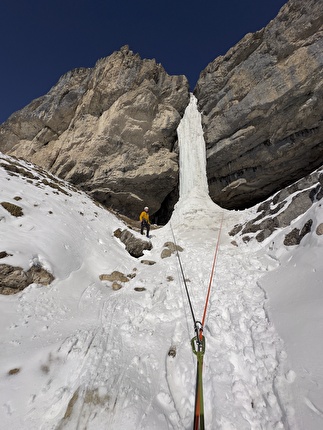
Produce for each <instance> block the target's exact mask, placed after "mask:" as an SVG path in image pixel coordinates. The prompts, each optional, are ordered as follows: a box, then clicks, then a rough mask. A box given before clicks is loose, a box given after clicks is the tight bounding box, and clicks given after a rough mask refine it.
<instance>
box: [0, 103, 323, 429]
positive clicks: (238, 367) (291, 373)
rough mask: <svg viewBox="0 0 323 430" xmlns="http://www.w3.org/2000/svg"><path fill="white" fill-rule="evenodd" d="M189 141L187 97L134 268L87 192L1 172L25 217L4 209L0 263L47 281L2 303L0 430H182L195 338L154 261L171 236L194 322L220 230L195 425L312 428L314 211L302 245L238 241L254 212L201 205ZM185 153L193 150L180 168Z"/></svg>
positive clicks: (316, 321) (177, 287) (177, 281)
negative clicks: (173, 182)
mask: <svg viewBox="0 0 323 430" xmlns="http://www.w3.org/2000/svg"><path fill="white" fill-rule="evenodd" d="M201 133H202V132H201V127H200V119H199V114H198V112H197V110H196V101H195V100H194V98H192V100H191V104H190V105H189V107H188V108H187V111H186V115H185V117H184V119H183V122H182V124H181V126H180V129H179V138H180V154H181V160H180V163H181V164H180V166H181V168H180V170H181V173H180V174H181V176H180V180H181V196H180V200H179V202H178V203H177V205H176V207H175V210H174V214H173V217H172V219H171V221H170V223H168V224H167V225H166V226H164V227H162V228H160V229H156V230H153V232H152V233H153V237H152V239H151V241H152V244H153V249H152V250H151V251H146V252H145V255H144V257H142V258H141V259H135V258H133V257H131V256H130V255H129V254H128V253H127V252H126V251H125V248H124V245H123V244H122V243H121V242H120V241H119V240H118V239H117V238H116V237H115V236H114V234H113V232H114V231H115V230H116V229H117V228H125V226H124V224H123V223H122V222H121V221H120V220H119V219H117V218H116V217H115V216H114V215H112V214H110V213H109V212H107V211H106V210H104V209H103V208H101V207H98V206H97V205H95V204H94V203H93V202H92V201H91V200H90V199H89V198H88V197H87V196H85V195H84V194H83V193H81V192H77V191H73V190H71V189H69V188H66V189H67V190H68V193H69V195H66V194H64V193H62V192H61V191H59V190H57V189H55V188H52V187H50V186H49V185H47V184H46V183H44V182H42V179H43V177H42V174H41V173H39V172H38V173H35V172H34V171H33V169H32V166H31V165H30V164H28V163H24V166H25V169H27V170H29V171H31V172H33V174H34V175H37V176H38V179H37V178H33V179H30V178H29V179H28V178H24V177H23V176H21V175H19V174H17V175H15V176H11V175H9V173H8V171H7V170H6V169H4V168H3V167H1V166H0V190H1V194H0V196H1V197H0V203H1V202H3V201H8V202H11V203H14V204H17V205H19V206H21V207H22V209H23V212H24V215H23V216H22V217H19V218H16V217H14V216H12V215H10V214H9V212H7V211H6V210H5V209H4V208H3V207H2V206H1V205H0V235H1V236H0V239H1V241H0V244H1V245H0V252H1V251H6V252H7V253H8V254H12V255H11V256H8V257H6V258H3V259H1V260H0V264H10V265H13V266H20V267H22V268H23V269H25V270H27V269H28V268H29V267H30V266H31V265H32V264H35V262H39V263H40V264H41V265H42V266H43V267H45V268H46V269H47V270H49V271H51V272H52V273H53V275H54V276H55V280H54V281H53V283H52V284H51V285H50V286H39V285H36V284H33V285H30V286H29V287H27V288H26V289H25V290H24V291H23V292H21V293H19V294H17V295H11V296H0V324H1V335H0V340H1V354H0V411H1V412H0V422H1V428H10V429H13V430H35V429H36V430H38V429H39V430H40V429H41V430H51V429H55V430H58V429H79V430H81V429H82V430H83V429H88V430H92V429H93V430H94V429H95V430H101V429H102V430H103V429H111V430H114V429H127V430H131V429H136V430H139V429H142V430H144V429H145V430H153V429H156V430H164V429H169V430H170V429H178V430H183V429H191V428H192V422H193V410H194V395H195V378H196V373H195V372H196V357H195V355H194V354H193V352H192V350H191V346H190V339H191V338H192V337H193V336H194V327H193V322H192V317H191V314H190V310H189V307H188V303H187V297H186V295H185V292H184V289H183V282H182V279H181V274H180V270H179V264H178V258H177V256H176V254H175V253H174V254H172V255H171V256H170V257H168V258H161V252H162V250H163V249H165V248H166V246H165V243H167V242H173V235H172V229H173V232H174V235H175V238H176V242H177V244H178V245H180V246H181V247H182V248H183V251H181V252H179V254H180V258H181V262H182V264H183V268H184V272H185V278H186V279H187V285H188V288H189V291H190V295H191V298H192V303H193V307H194V312H195V314H196V315H197V318H198V319H200V318H202V312H203V308H204V302H205V296H206V290H207V286H208V281H209V277H210V272H211V267H212V262H213V256H214V252H215V247H216V241H217V238H218V236H219V228H220V225H221V222H222V220H223V227H222V231H221V235H220V248H219V252H218V256H217V265H216V271H215V277H214V282H213V286H212V293H211V299H210V304H209V307H208V313H207V317H206V324H205V327H204V335H205V338H206V352H205V357H204V370H203V372H204V375H203V378H204V406H205V424H206V428H207V429H210V430H212V429H223V430H233V429H235V430H244V429H246V430H247V429H253V430H258V429H259V430H260V429H266V430H267V429H268V430H271V429H300V430H318V429H321V428H323V395H322V385H323V380H322V378H323V366H322V364H321V363H322V353H323V350H322V349H323V348H322V340H321V339H322V325H323V307H322V297H323V288H322V279H323V276H322V275H323V274H322V263H321V261H322V241H323V236H318V235H316V234H315V229H316V226H317V225H318V224H320V223H322V222H323V215H322V208H321V206H320V204H319V203H316V204H314V205H313V206H312V208H311V209H310V210H309V213H308V214H306V216H309V215H310V216H311V218H312V219H313V228H312V232H311V233H310V234H308V235H307V236H306V237H305V238H304V239H303V240H302V242H301V244H300V245H299V246H295V247H289V248H286V247H285V246H283V244H282V240H283V232H282V231H278V232H277V233H276V235H275V237H271V238H269V239H268V241H267V242H266V243H263V244H259V243H257V242H256V241H251V242H249V243H248V244H244V243H242V242H241V243H240V242H239V241H238V239H236V240H237V241H238V246H235V245H234V244H232V243H231V241H232V238H231V237H230V236H229V235H228V232H229V231H230V229H231V228H232V227H233V225H234V224H236V223H237V222H241V221H243V220H245V219H248V218H249V217H250V214H251V213H253V211H254V209H251V210H250V211H242V212H235V211H225V210H222V209H221V208H219V207H218V206H216V205H215V204H214V203H213V202H212V201H211V200H210V199H209V197H208V194H207V184H206V181H205V177H204V175H199V176H198V175H197V174H196V172H199V170H201V169H203V168H204V167H203V163H204V160H203V157H204V155H203V150H204V149H203V146H204V143H203V138H201ZM199 148H200V149H199ZM185 150H187V151H188V153H193V151H196V155H195V156H194V157H192V158H191V159H190V161H187V160H186V158H185V157H186V156H188V154H186V155H185ZM188 158H189V156H188ZM6 160H9V159H8V158H7V157H5V156H1V160H0V165H3V164H6V163H7V162H8V163H9V161H6ZM199 166H200V167H199ZM15 197H18V198H19V197H20V198H21V200H15V199H14V198H15ZM304 216H305V215H304ZM301 222H302V219H301V217H300V218H299V219H298V220H296V221H295V226H297V225H298V223H299V224H301ZM171 227H172V229H171ZM133 233H134V234H136V235H138V237H139V236H140V234H137V233H136V232H133ZM142 260H152V261H154V262H155V264H153V265H147V264H143V263H142V262H141V261H142ZM116 270H117V271H120V272H122V273H124V274H126V275H128V279H129V281H128V282H124V284H123V288H121V289H119V290H117V291H114V290H113V289H112V288H111V283H110V282H108V281H100V278H99V276H100V275H101V274H110V273H111V272H113V271H116ZM170 349H172V351H176V355H175V356H172V355H174V354H172V355H168V352H169V350H170Z"/></svg>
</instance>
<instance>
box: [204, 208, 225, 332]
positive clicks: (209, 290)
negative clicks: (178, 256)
mask: <svg viewBox="0 0 323 430" xmlns="http://www.w3.org/2000/svg"><path fill="white" fill-rule="evenodd" d="M222 224H223V213H222V218H221V224H220V228H219V233H218V239H217V242H216V247H215V253H214V258H213V264H212V270H211V275H210V281H209V287H208V291H207V295H206V300H205V305H204V312H203V318H202V327H204V323H205V317H206V310H207V307H208V304H209V298H210V293H211V287H212V282H213V277H214V270H215V265H216V258H217V255H218V250H219V245H220V236H221V230H222Z"/></svg>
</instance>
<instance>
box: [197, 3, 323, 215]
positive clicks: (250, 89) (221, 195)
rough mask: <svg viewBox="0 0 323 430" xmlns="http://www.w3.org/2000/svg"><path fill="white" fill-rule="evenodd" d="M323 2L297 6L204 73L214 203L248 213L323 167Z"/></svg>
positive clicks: (201, 85)
mask: <svg viewBox="0 0 323 430" xmlns="http://www.w3.org/2000/svg"><path fill="white" fill-rule="evenodd" d="M322 11H323V9H322V1H317V0H308V1H306V2H304V1H302V0H290V1H289V2H288V3H287V4H286V5H285V6H284V7H283V8H282V9H281V10H280V12H279V14H278V15H277V17H276V18H275V19H274V20H273V21H271V22H270V23H269V24H268V26H267V27H266V28H264V29H262V30H261V31H259V32H257V33H254V34H247V35H246V36H245V37H244V38H243V39H242V40H241V41H240V42H239V43H238V44H237V45H236V46H234V47H233V48H232V49H231V50H229V51H228V52H227V54H226V55H225V56H223V57H219V58H217V59H215V60H214V61H213V62H212V63H210V64H209V65H208V66H207V67H206V69H205V70H204V71H203V72H202V73H201V75H200V78H199V80H198V83H197V86H196V89H195V91H194V92H195V95H196V97H197V98H198V101H199V108H200V109H201V112H202V114H203V128H204V132H205V139H206V145H207V176H208V181H209V189H210V194H211V197H212V199H213V200H214V201H215V202H216V203H218V204H219V205H221V206H223V207H226V208H229V209H230V208H235V209H239V208H245V207H249V206H251V205H253V204H255V203H258V202H260V201H262V200H264V199H265V198H267V197H268V196H270V195H271V194H272V193H274V192H275V191H277V190H279V189H281V188H283V187H285V186H286V185H288V184H291V183H293V182H294V181H296V180H298V179H300V178H301V177H303V176H305V175H306V174H308V173H310V172H312V171H314V170H315V169H316V168H318V167H319V166H321V165H322V163H323V143H322V142H323V104H322V99H323V12H322Z"/></svg>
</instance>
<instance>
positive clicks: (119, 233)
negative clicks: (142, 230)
mask: <svg viewBox="0 0 323 430" xmlns="http://www.w3.org/2000/svg"><path fill="white" fill-rule="evenodd" d="M114 235H115V237H117V238H118V239H120V241H121V242H122V243H123V244H124V245H125V247H126V250H127V251H128V252H129V254H130V255H131V256H132V257H135V258H139V257H142V256H143V255H144V251H146V250H147V251H150V250H151V249H152V244H151V242H148V241H147V240H142V239H139V238H138V237H136V236H135V235H134V234H133V233H131V232H130V231H129V230H128V229H126V228H125V229H124V230H121V229H120V228H119V229H118V230H116V231H115V232H114Z"/></svg>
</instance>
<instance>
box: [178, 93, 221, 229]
mask: <svg viewBox="0 0 323 430" xmlns="http://www.w3.org/2000/svg"><path fill="white" fill-rule="evenodd" d="M177 135H178V145H179V201H178V202H177V204H176V205H175V210H174V213H173V215H172V218H171V222H172V224H173V225H185V221H189V223H190V225H192V222H193V223H194V224H195V225H196V226H199V225H200V226H201V227H202V226H203V225H204V226H205V224H206V223H207V224H208V225H210V218H211V219H212V220H213V222H214V223H215V224H216V222H217V217H214V215H215V214H216V213H218V214H219V213H220V212H223V209H221V208H220V207H219V206H217V205H216V204H215V203H214V202H213V201H212V200H211V198H210V197H209V188H208V183H207V177H206V150H205V141H204V136H203V129H202V123H201V114H200V112H199V111H198V108H197V99H196V97H195V96H194V95H193V94H191V97H190V103H189V105H188V106H187V108H186V110H185V113H184V116H183V118H182V120H181V122H180V124H179V126H178V128H177ZM213 222H212V224H213Z"/></svg>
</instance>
